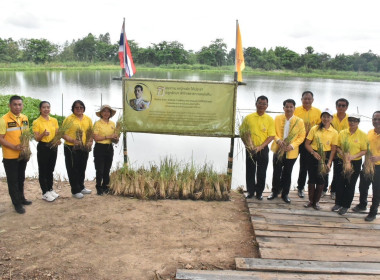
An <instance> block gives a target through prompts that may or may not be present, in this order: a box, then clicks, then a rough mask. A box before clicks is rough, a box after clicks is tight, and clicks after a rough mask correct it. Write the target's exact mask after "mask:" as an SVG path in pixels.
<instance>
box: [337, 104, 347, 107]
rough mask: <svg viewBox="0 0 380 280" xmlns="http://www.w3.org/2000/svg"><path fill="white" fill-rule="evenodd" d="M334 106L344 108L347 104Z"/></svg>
mask: <svg viewBox="0 0 380 280" xmlns="http://www.w3.org/2000/svg"><path fill="white" fill-rule="evenodd" d="M336 107H342V108H345V107H347V105H346V104H338V105H336Z"/></svg>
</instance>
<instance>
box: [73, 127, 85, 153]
mask: <svg viewBox="0 0 380 280" xmlns="http://www.w3.org/2000/svg"><path fill="white" fill-rule="evenodd" d="M82 136H83V130H82V129H80V128H79V127H78V128H77V130H76V131H75V138H76V140H78V141H79V144H78V145H74V150H83V147H84V145H83V138H82Z"/></svg>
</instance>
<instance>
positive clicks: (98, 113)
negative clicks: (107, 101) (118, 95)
mask: <svg viewBox="0 0 380 280" xmlns="http://www.w3.org/2000/svg"><path fill="white" fill-rule="evenodd" d="M104 109H108V110H110V112H111V116H110V118H112V117H113V116H115V114H116V111H115V110H114V109H112V108H111V106H110V105H103V106H102V107H100V110H99V111H98V112H96V115H97V116H98V117H99V118H101V117H102V116H101V115H100V113H101V112H102V111H103V110H104Z"/></svg>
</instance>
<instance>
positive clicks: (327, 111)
mask: <svg viewBox="0 0 380 280" xmlns="http://www.w3.org/2000/svg"><path fill="white" fill-rule="evenodd" d="M324 113H327V114H329V115H330V116H333V112H332V111H331V110H330V109H329V108H326V109H324V110H323V111H322V114H321V116H322V115H323V114H324Z"/></svg>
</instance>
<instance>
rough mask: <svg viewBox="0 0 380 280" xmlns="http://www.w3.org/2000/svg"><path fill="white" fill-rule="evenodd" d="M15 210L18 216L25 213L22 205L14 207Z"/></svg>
mask: <svg viewBox="0 0 380 280" xmlns="http://www.w3.org/2000/svg"><path fill="white" fill-rule="evenodd" d="M15 210H16V212H17V213H19V214H24V213H25V209H24V207H23V206H22V205H15Z"/></svg>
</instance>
